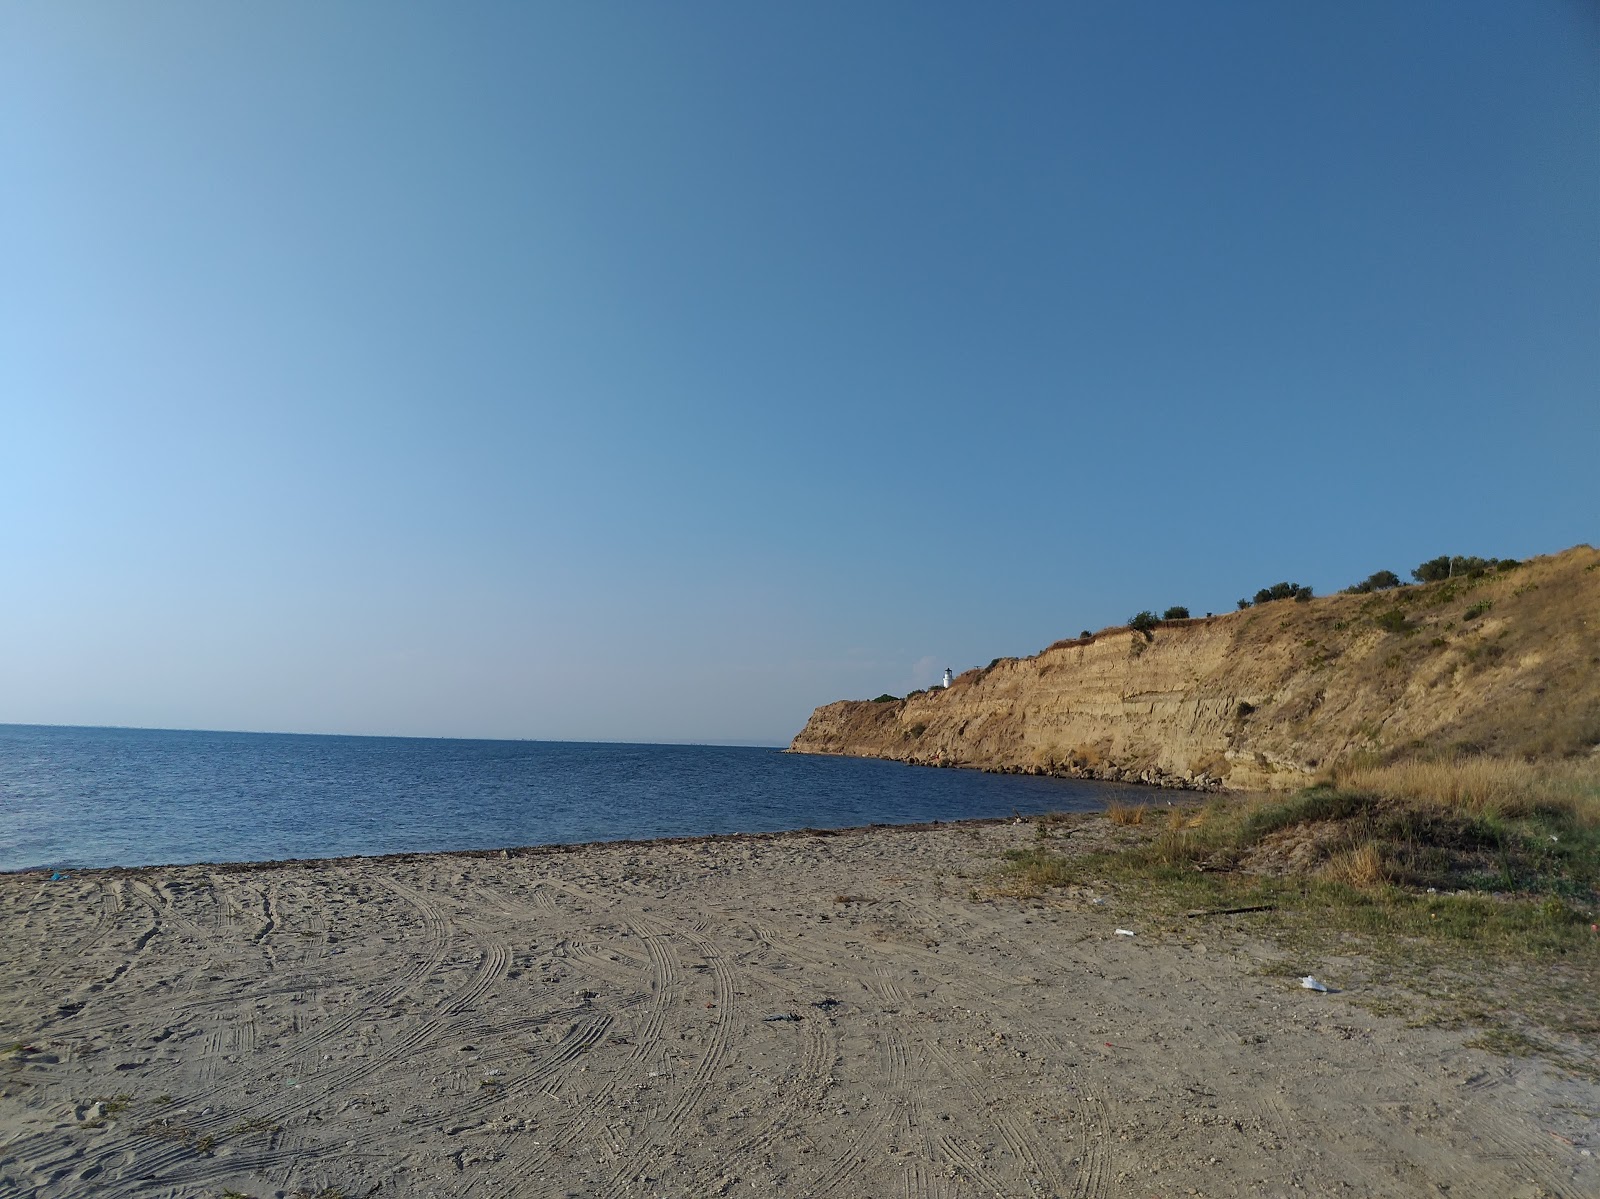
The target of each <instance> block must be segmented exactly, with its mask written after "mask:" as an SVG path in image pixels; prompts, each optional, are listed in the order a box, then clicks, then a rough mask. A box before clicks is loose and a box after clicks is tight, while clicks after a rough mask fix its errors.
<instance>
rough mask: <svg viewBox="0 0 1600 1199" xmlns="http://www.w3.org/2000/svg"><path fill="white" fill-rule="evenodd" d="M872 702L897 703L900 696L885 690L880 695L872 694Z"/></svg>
mask: <svg viewBox="0 0 1600 1199" xmlns="http://www.w3.org/2000/svg"><path fill="white" fill-rule="evenodd" d="M872 702H873V703H875V704H897V703H899V702H900V697H899V696H898V695H890V694H889V693H888V692H887V691H885V692H884V693H883V694H882V695H878V696H874V697H873V700H872Z"/></svg>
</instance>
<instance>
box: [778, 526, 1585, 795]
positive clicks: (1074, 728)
mask: <svg viewBox="0 0 1600 1199" xmlns="http://www.w3.org/2000/svg"><path fill="white" fill-rule="evenodd" d="M790 748H791V749H792V750H794V751H796V752H800V753H833V754H851V755H855V756H860V757H878V758H893V759H896V760H899V761H904V762H914V763H920V764H925V765H949V766H973V767H980V768H984V769H990V770H1005V771H1022V772H1029V773H1041V774H1062V775H1075V776H1082V777H1091V778H1115V779H1124V780H1133V781H1142V782H1151V783H1160V784H1163V785H1168V786H1189V787H1200V788H1228V789H1258V788H1285V787H1293V786H1300V785H1303V784H1304V783H1305V782H1307V781H1308V780H1309V778H1310V777H1311V776H1313V775H1314V774H1316V773H1317V772H1318V771H1319V770H1323V769H1326V768H1327V767H1328V766H1330V765H1332V764H1333V763H1334V762H1335V761H1338V760H1340V759H1344V758H1348V757H1351V756H1353V755H1356V754H1374V755H1377V756H1379V757H1388V756H1392V755H1395V754H1400V753H1405V752H1410V751H1413V750H1418V749H1426V750H1443V751H1451V750H1460V751H1466V752H1486V753H1494V754H1504V755H1522V756H1549V755H1563V754H1573V753H1588V752H1594V751H1595V750H1596V749H1597V748H1600V552H1597V551H1596V550H1594V549H1592V548H1590V547H1589V546H1579V547H1577V548H1575V549H1571V550H1568V551H1566V552H1565V553H1562V554H1557V555H1554V556H1551V557H1545V558H1535V559H1532V560H1530V561H1528V562H1525V563H1523V564H1522V565H1521V566H1519V567H1517V568H1515V569H1513V570H1510V571H1507V572H1504V573H1497V574H1491V575H1486V576H1484V577H1482V578H1479V579H1455V580H1448V581H1445V582H1440V583H1432V584H1427V585H1423V586H1414V587H1406V588H1402V589H1398V590H1394V591H1384V592H1378V593H1375V594H1371V595H1348V596H1347V595H1336V596H1329V597H1326V598H1323V599H1315V600H1311V601H1309V602H1305V603H1301V602H1296V601H1294V600H1278V601H1275V602H1272V603H1268V604H1263V605H1258V606H1257V607H1255V608H1251V609H1248V610H1246V611H1243V612H1234V613H1229V614H1228V615H1225V616H1216V617H1208V618H1205V619H1200V620H1189V621H1175V622H1171V623H1164V624H1162V625H1161V626H1159V627H1158V628H1156V629H1155V630H1154V631H1153V633H1152V635H1151V636H1150V637H1149V638H1146V636H1145V635H1143V634H1141V633H1138V632H1134V631H1132V630H1129V629H1107V630H1104V631H1102V632H1100V633H1097V634H1095V635H1094V636H1093V637H1090V638H1087V639H1083V640H1075V641H1063V642H1057V643H1056V644H1055V645H1053V646H1051V647H1050V648H1049V649H1046V650H1044V651H1042V652H1041V653H1039V654H1036V655H1034V656H1033V657H1031V658H1022V659H1015V658H1013V659H1003V660H1001V661H1000V662H998V663H996V664H995V665H993V666H991V667H989V668H987V669H984V670H971V671H968V672H967V673H965V674H963V675H961V676H960V677H958V678H957V679H956V680H955V682H954V683H953V684H952V685H951V687H950V689H949V690H939V689H935V690H933V691H928V692H924V693H920V694H913V695H911V696H909V697H908V698H906V699H904V700H895V701H892V702H891V701H884V702H881V703H875V702H869V701H860V700H843V701H840V702H838V703H832V704H826V705H824V706H823V707H820V708H818V709H817V710H816V711H815V712H814V713H812V715H811V719H810V721H809V722H808V723H807V724H806V727H805V728H804V729H803V730H802V731H801V732H800V734H799V735H798V736H797V737H795V739H794V742H793V744H792V745H791V746H790Z"/></svg>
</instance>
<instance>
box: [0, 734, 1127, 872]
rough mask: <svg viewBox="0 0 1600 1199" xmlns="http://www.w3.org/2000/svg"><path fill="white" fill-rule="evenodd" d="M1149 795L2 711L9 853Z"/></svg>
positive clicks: (100, 857)
mask: <svg viewBox="0 0 1600 1199" xmlns="http://www.w3.org/2000/svg"><path fill="white" fill-rule="evenodd" d="M1147 796H1148V792H1145V791H1141V790H1140V789H1138V788H1130V787H1123V786H1118V785H1116V784H1110V783H1088V782H1077V781H1073V780H1066V779H1034V778H1021V777H1012V776H1005V775H991V774H982V773H980V772H978V771H972V770H929V769H925V768H918V767H913V766H902V765H900V764H898V763H894V762H878V761H870V760H864V759H856V758H824V757H809V756H802V755H799V754H786V753H783V752H781V751H779V750H776V749H748V748H735V747H726V746H709V745H613V744H581V743H573V742H552V741H445V740H424V739H417V738H407V737H321V736H297V735H286V734H278V733H208V732H179V731H169V730H159V729H88V728H59V727H49V726H34V725H0V870H17V869H22V868H25V867H35V866H51V867H64V866H135V865H155V864H166V863H179V862H222V861H243V862H250V861H268V860H273V859H282V858H318V857H337V856H343V855H346V854H381V853H397V852H413V851H432V850H446V849H493V848H499V847H510V846H519V845H545V844H558V843H571V842H580V841H604V840H627V839H634V838H647V837H671V836H694V835H698V834H705V833H734V832H777V831H780V830H784V829H796V828H807V827H815V828H839V827H846V826H851V825H862V824H874V823H885V824H890V823H914V822H918V821H930V820H959V819H966V818H971V817H983V816H1005V815H1009V814H1010V813H1012V812H1013V811H1016V812H1021V813H1024V814H1028V813H1038V812H1046V811H1085V810H1093V809H1098V808H1102V807H1104V806H1105V805H1106V803H1107V802H1109V801H1110V800H1112V799H1116V798H1123V799H1128V798H1133V799H1136V800H1137V799H1139V798H1143V797H1147Z"/></svg>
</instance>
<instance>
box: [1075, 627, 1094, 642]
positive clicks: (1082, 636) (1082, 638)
mask: <svg viewBox="0 0 1600 1199" xmlns="http://www.w3.org/2000/svg"><path fill="white" fill-rule="evenodd" d="M1093 636H1094V634H1093V633H1091V632H1090V631H1089V630H1088V629H1084V630H1083V632H1081V633H1079V634H1078V640H1079V641H1087V640H1089V638H1091V637H1093Z"/></svg>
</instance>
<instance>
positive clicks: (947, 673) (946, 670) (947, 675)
mask: <svg viewBox="0 0 1600 1199" xmlns="http://www.w3.org/2000/svg"><path fill="white" fill-rule="evenodd" d="M952 677H953V676H952V675H951V673H950V668H949V667H948V666H946V667H945V668H944V685H945V686H946V687H949V686H950V680H951V678H952Z"/></svg>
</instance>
